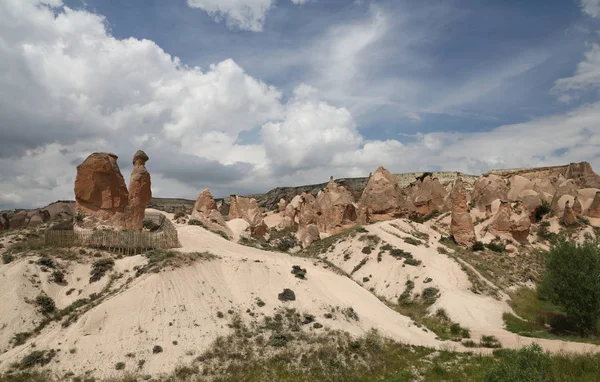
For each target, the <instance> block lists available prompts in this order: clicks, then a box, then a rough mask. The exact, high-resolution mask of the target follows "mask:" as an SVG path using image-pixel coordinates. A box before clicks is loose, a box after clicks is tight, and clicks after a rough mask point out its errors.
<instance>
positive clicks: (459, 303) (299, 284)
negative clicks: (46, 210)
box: [0, 214, 598, 377]
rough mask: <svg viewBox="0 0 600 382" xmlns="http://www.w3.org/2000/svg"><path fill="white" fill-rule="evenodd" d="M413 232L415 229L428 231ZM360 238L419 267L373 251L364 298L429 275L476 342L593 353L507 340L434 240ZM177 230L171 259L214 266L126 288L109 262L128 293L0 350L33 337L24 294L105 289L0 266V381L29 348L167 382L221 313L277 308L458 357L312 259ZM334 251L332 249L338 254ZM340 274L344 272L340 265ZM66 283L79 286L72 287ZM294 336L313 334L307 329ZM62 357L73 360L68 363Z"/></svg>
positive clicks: (104, 373) (498, 311)
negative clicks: (299, 273) (179, 254)
mask: <svg viewBox="0 0 600 382" xmlns="http://www.w3.org/2000/svg"><path fill="white" fill-rule="evenodd" d="M165 215H167V216H169V214H165ZM395 223H396V224H400V225H401V226H404V225H405V224H408V223H406V222H402V221H396V222H395ZM423 227H425V226H420V227H419V229H428V228H423ZM367 228H368V230H369V231H370V232H371V233H373V234H376V235H378V236H380V237H381V238H383V239H384V240H386V241H387V242H389V243H391V244H392V245H394V246H396V247H399V248H403V249H406V250H408V251H410V252H412V254H413V256H414V257H415V258H417V259H419V260H421V261H423V265H422V266H421V267H416V268H415V267H409V266H407V267H404V268H402V266H401V263H400V262H399V261H397V260H395V259H392V258H386V259H384V261H382V263H377V260H376V256H377V252H374V253H373V254H372V255H371V256H373V257H374V259H371V260H370V261H368V262H367V264H366V265H365V266H364V267H362V268H361V269H360V271H359V272H356V273H355V275H354V277H355V279H356V280H358V281H359V282H362V277H364V276H365V275H371V276H372V280H373V285H374V288H375V293H377V294H380V295H386V296H389V297H390V298H391V297H393V296H396V297H397V295H399V293H401V292H402V290H403V289H404V283H405V281H406V279H407V277H411V278H415V277H416V276H419V279H418V280H423V279H424V278H425V277H431V278H432V279H433V280H434V281H433V282H432V283H430V284H429V285H432V286H436V287H438V288H440V290H441V297H440V299H439V300H438V302H437V303H436V305H435V306H434V307H433V309H436V308H437V307H443V308H444V309H446V311H447V312H448V314H449V315H450V317H451V318H452V319H453V320H454V321H456V322H459V323H461V325H463V326H466V327H469V328H470V329H471V330H472V335H473V337H474V338H475V339H478V338H479V335H480V334H483V333H485V334H494V335H496V336H497V337H498V338H500V340H501V342H502V344H503V346H504V347H519V346H521V345H526V344H528V343H531V342H537V343H540V344H541V345H542V346H543V347H545V348H546V349H549V350H553V351H558V350H569V351H592V350H593V351H597V350H598V348H597V347H595V346H593V345H587V344H579V343H565V342H562V341H548V340H538V339H530V338H521V337H518V336H516V335H514V334H512V333H508V332H506V331H505V330H504V329H503V323H502V317H501V316H502V313H503V312H504V311H508V310H509V308H508V306H507V304H506V303H505V302H502V301H498V300H494V299H493V298H491V297H486V296H481V295H475V294H473V293H471V292H470V291H469V290H468V288H469V286H470V284H469V281H468V278H467V276H466V275H465V274H464V273H463V272H462V271H461V269H460V266H459V265H458V264H457V263H455V262H454V261H453V260H452V259H450V258H448V257H447V256H445V255H440V254H439V253H437V251H436V247H435V244H436V243H437V239H438V236H437V235H439V234H437V233H436V232H434V231H433V230H431V229H428V230H429V231H428V233H429V234H430V236H431V242H430V248H425V247H424V246H420V247H415V246H411V245H409V244H406V243H404V242H403V241H402V240H401V239H399V238H398V237H396V236H394V235H391V234H389V233H388V232H386V231H391V229H393V227H391V226H390V222H383V223H378V224H374V225H371V226H369V227H367ZM177 230H178V233H179V238H180V241H181V244H182V248H180V249H179V250H180V251H183V252H195V251H198V252H203V251H209V252H211V253H213V254H215V255H218V256H219V257H220V258H219V259H217V260H213V261H201V262H197V263H195V264H193V265H191V266H187V267H184V268H180V269H175V270H165V271H163V272H160V273H157V274H145V275H142V276H140V277H137V278H135V277H134V270H133V268H134V267H135V266H136V265H139V264H141V263H142V262H144V261H145V260H144V258H143V257H141V256H133V257H129V258H124V259H121V260H118V261H117V264H116V268H117V271H118V272H120V273H122V274H123V277H122V278H121V279H119V280H121V281H120V282H125V281H126V280H127V279H129V278H131V282H130V284H129V285H128V287H127V288H124V289H123V290H121V291H120V292H118V293H117V294H116V295H114V296H112V297H110V298H109V299H107V300H106V301H104V302H103V303H102V304H100V305H98V306H96V307H95V308H93V309H91V310H90V311H88V312H87V313H85V314H83V315H82V316H81V317H80V318H79V319H78V321H77V322H76V323H74V324H72V325H71V326H69V327H67V328H62V327H61V326H60V325H59V324H52V325H49V326H48V327H46V329H44V330H43V331H42V332H41V333H40V334H39V335H38V336H36V337H35V338H33V339H31V340H29V341H28V342H27V343H26V344H25V345H22V346H18V347H16V348H9V347H8V346H7V345H6V344H7V341H8V338H9V337H10V335H5V333H11V334H12V333H15V332H20V331H26V330H30V329H31V328H32V327H33V324H32V320H34V319H37V320H39V319H40V316H39V314H37V313H36V312H35V310H34V309H33V308H32V306H31V305H30V304H26V303H21V301H22V299H23V297H24V296H25V297H29V298H33V297H35V295H36V294H37V293H39V288H41V289H42V290H45V291H46V292H47V293H48V294H49V295H50V296H51V297H53V298H55V300H56V301H57V302H58V304H59V307H62V306H66V305H67V304H68V303H70V302H71V301H72V299H73V298H74V297H68V298H67V296H66V290H68V289H70V288H72V287H74V286H75V287H76V288H80V289H82V295H83V296H85V295H89V293H91V291H92V290H96V289H97V288H101V287H102V286H103V285H104V284H105V283H106V282H107V279H106V278H105V279H103V280H102V281H101V282H99V283H97V284H96V285H94V284H92V285H87V282H86V280H87V278H88V276H89V264H88V265H86V264H81V265H74V266H73V268H72V269H71V271H70V272H69V275H68V276H67V277H68V280H69V284H70V285H68V286H64V287H57V286H55V285H49V284H48V283H47V282H46V281H44V280H42V281H41V285H38V286H37V287H36V286H33V285H29V284H27V283H28V281H27V280H28V279H29V278H31V273H38V272H39V270H38V269H37V266H35V265H32V264H28V263H27V261H26V260H20V261H16V262H14V263H12V264H9V265H3V266H0V276H1V278H0V315H1V316H0V317H2V321H3V322H4V323H6V327H5V328H4V329H3V330H2V331H1V333H2V334H3V335H4V337H0V340H1V341H2V342H1V343H0V346H2V348H3V349H6V350H7V351H6V352H5V353H3V354H1V355H0V371H1V370H6V368H7V367H8V365H9V364H10V363H12V362H16V361H19V360H20V359H21V358H22V357H23V356H25V355H26V354H28V353H30V352H31V351H32V350H34V349H33V347H32V343H35V345H36V346H35V349H61V351H60V352H59V353H58V355H57V356H56V357H55V359H54V360H53V362H52V363H51V364H50V365H48V366H47V367H50V368H52V369H53V370H55V371H58V372H61V373H64V372H74V373H75V374H82V373H85V372H90V373H91V374H93V375H95V376H97V377H111V376H119V375H122V373H124V372H128V371H137V362H138V360H140V359H144V360H145V361H146V362H145V365H144V367H143V368H142V369H141V370H140V372H141V373H142V374H150V375H155V376H156V375H160V374H166V373H170V372H171V371H173V370H174V368H175V367H176V366H178V365H183V364H188V363H189V362H191V361H192V360H193V359H194V358H195V357H196V356H197V355H198V354H199V353H201V352H202V351H203V350H205V349H207V348H208V347H209V346H210V345H211V343H212V342H213V341H214V340H215V339H216V337H217V336H219V335H227V334H229V333H231V329H230V328H229V327H228V326H227V324H228V323H229V318H230V316H229V314H228V313H227V311H228V310H230V309H231V310H234V311H236V312H240V313H241V314H242V317H243V318H244V320H246V321H251V320H261V319H262V317H263V316H264V315H271V316H272V315H273V314H274V313H275V312H274V310H276V309H278V308H280V307H293V308H296V309H297V310H298V311H299V312H300V313H310V314H313V315H315V316H316V317H317V321H318V322H320V323H322V324H323V325H324V326H325V327H329V328H331V329H340V330H345V331H347V332H349V333H351V334H353V335H361V334H363V333H365V332H367V331H368V330H370V329H371V328H377V329H378V330H379V331H380V333H381V334H383V335H385V336H387V337H390V338H392V339H394V340H397V341H400V342H404V343H409V344H415V345H424V346H430V347H435V348H445V349H456V350H465V349H464V348H462V347H461V346H459V345H457V344H456V343H454V342H441V341H438V340H436V339H435V335H434V334H433V333H431V332H425V331H424V330H423V329H420V328H418V327H416V326H415V325H413V323H412V321H411V320H410V319H409V318H408V317H404V316H402V315H400V314H398V313H396V312H395V311H393V310H392V309H390V308H388V307H387V306H386V305H384V304H383V303H382V302H381V301H380V300H379V299H378V298H377V297H375V295H374V294H373V293H371V292H369V291H368V290H367V288H370V287H371V286H373V285H370V283H366V285H365V287H364V288H363V287H361V286H360V285H359V284H358V283H357V282H355V281H353V280H351V279H349V278H347V277H345V276H341V275H338V274H336V273H334V272H333V271H332V270H330V269H327V267H326V266H325V264H324V263H323V262H321V261H319V260H316V259H303V258H298V257H292V256H290V255H287V254H283V253H275V252H266V251H262V250H259V249H255V248H250V247H246V246H241V245H238V244H236V243H234V242H231V241H227V240H225V239H223V238H222V237H220V236H218V235H215V234H213V233H211V232H208V231H206V230H204V229H202V228H201V227H198V226H189V225H177ZM361 249H362V246H360V244H353V247H352V248H351V250H353V251H355V254H354V255H353V256H352V259H353V261H354V259H355V258H356V259H358V261H360V258H361V257H360V255H362V254H360V255H357V253H360V250H361ZM336 250H338V249H336ZM342 250H343V249H342V246H341V245H340V249H339V251H342ZM334 262H335V261H334ZM349 264H350V263H349ZM292 265H300V266H301V267H303V268H306V269H307V280H299V279H297V278H294V276H293V275H292V274H291V269H292ZM354 265H355V264H354ZM354 265H351V267H354ZM341 266H343V267H345V268H347V267H349V266H350V265H348V266H345V265H344V264H341ZM27 269H29V270H27ZM347 270H348V269H347ZM40 277H45V276H44V275H42V276H40ZM77 277H79V278H80V281H77ZM78 283H80V284H78ZM416 284H417V285H420V286H419V288H422V287H423V285H422V283H420V282H416ZM386 285H389V287H386ZM117 286H118V285H117ZM36 288H38V289H36ZM283 288H291V289H292V290H293V291H294V292H295V294H296V301H293V302H281V301H279V300H278V299H277V295H278V293H280V292H282V290H283ZM256 298H260V299H262V300H263V301H264V302H265V303H266V305H265V306H263V307H258V306H257V305H256V303H255V301H256ZM347 307H352V308H353V309H354V310H355V311H356V312H357V313H358V316H359V317H360V320H359V321H354V320H351V319H349V318H347V317H346V316H345V315H343V314H342V313H341V312H340V310H341V309H343V308H347ZM332 308H333V309H334V310H335V311H336V313H335V314H334V317H333V319H325V318H324V313H326V312H330V311H331V309H332ZM336 308H337V309H336ZM247 309H250V311H251V312H253V313H254V318H253V317H251V316H250V315H249V314H247V313H246V310H247ZM219 311H221V312H224V313H225V318H218V317H217V312H219ZM34 317H35V318H34ZM0 325H2V323H0ZM304 329H305V330H318V329H313V328H312V327H308V326H307V327H304ZM320 330H324V329H320ZM174 341H176V342H174ZM155 345H160V346H162V347H163V349H164V351H163V352H162V353H159V354H152V348H153V347H154V346H155ZM70 349H75V350H74V351H73V353H71V352H70V351H69V350H70ZM483 351H485V350H483ZM128 353H133V354H134V355H135V357H134V358H129V357H126V354H128ZM117 362H125V363H126V367H125V370H124V371H116V370H115V366H114V365H115V364H116V363H117Z"/></svg>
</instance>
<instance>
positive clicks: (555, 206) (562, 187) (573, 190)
mask: <svg viewBox="0 0 600 382" xmlns="http://www.w3.org/2000/svg"><path fill="white" fill-rule="evenodd" d="M576 196H577V184H576V183H575V181H574V180H573V179H566V180H564V181H562V182H561V183H559V184H558V187H557V188H556V192H555V193H554V196H553V198H552V203H551V204H550V208H551V209H552V212H554V214H555V215H558V216H560V215H561V213H562V212H563V209H564V208H566V207H565V203H566V202H567V201H569V202H573V200H574V198H575V197H576Z"/></svg>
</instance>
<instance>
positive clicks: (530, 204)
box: [518, 190, 542, 222]
mask: <svg viewBox="0 0 600 382" xmlns="http://www.w3.org/2000/svg"><path fill="white" fill-rule="evenodd" d="M518 200H519V201H521V203H523V206H524V207H525V208H526V209H527V212H528V213H529V219H530V220H531V221H532V222H535V220H536V219H535V210H536V208H538V207H539V206H541V205H542V197H541V196H540V194H539V193H538V192H537V191H534V190H524V191H522V192H521V193H520V194H519V196H518Z"/></svg>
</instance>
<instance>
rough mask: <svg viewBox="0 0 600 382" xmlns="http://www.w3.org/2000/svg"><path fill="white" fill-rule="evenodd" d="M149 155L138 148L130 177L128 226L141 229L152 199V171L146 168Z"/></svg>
mask: <svg viewBox="0 0 600 382" xmlns="http://www.w3.org/2000/svg"><path fill="white" fill-rule="evenodd" d="M147 161H148V155H146V153H145V152H143V151H142V150H138V151H137V152H136V153H135V155H134V156H133V171H132V172H131V177H130V179H129V206H128V207H129V208H128V210H127V219H126V220H127V228H129V229H133V230H141V229H142V223H143V221H144V213H145V211H146V207H147V206H148V203H149V202H150V199H152V189H151V182H150V173H149V172H148V170H147V169H146V162H147Z"/></svg>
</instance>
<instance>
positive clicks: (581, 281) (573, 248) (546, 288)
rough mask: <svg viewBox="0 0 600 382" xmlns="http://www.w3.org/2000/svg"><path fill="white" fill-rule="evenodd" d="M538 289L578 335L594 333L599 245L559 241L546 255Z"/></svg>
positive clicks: (599, 294) (599, 295)
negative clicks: (544, 268)
mask: <svg viewBox="0 0 600 382" xmlns="http://www.w3.org/2000/svg"><path fill="white" fill-rule="evenodd" d="M540 290H541V291H542V293H543V294H544V295H545V297H547V298H548V299H549V300H550V301H552V302H553V303H555V304H557V305H558V306H560V307H562V308H563V309H564V311H565V313H566V314H567V316H568V317H569V319H570V320H572V321H573V326H574V327H575V329H576V330H577V332H578V333H579V334H580V335H581V336H585V335H588V334H591V333H595V332H596V329H597V328H596V323H597V321H598V317H600V242H599V241H598V240H597V239H591V238H588V239H586V241H585V242H584V243H582V244H580V243H576V242H571V241H566V240H561V241H559V242H558V243H557V244H556V245H555V246H553V247H552V248H551V249H550V252H549V254H548V258H547V264H546V274H545V276H544V280H543V283H542V285H541V287H540Z"/></svg>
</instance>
